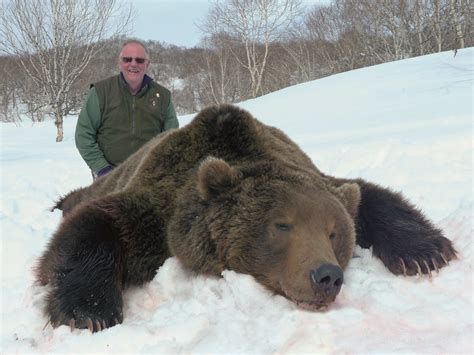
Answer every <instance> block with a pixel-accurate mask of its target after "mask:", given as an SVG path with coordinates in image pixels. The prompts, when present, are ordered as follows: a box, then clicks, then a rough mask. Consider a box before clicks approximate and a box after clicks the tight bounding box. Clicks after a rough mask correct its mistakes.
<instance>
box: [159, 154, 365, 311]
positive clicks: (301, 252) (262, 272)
mask: <svg viewBox="0 0 474 355" xmlns="http://www.w3.org/2000/svg"><path fill="white" fill-rule="evenodd" d="M196 175H197V176H196V181H193V182H190V183H189V186H187V187H186V188H185V190H186V191H187V192H186V193H185V194H183V195H182V196H180V198H179V199H178V201H177V207H176V213H175V215H174V217H173V219H172V221H171V223H170V225H169V228H168V245H169V249H170V251H171V254H173V255H175V256H177V257H178V259H179V260H181V262H182V263H183V264H184V265H185V266H187V267H188V268H190V269H192V270H195V271H198V272H205V273H211V274H215V275H220V274H221V273H222V271H223V270H224V269H230V270H234V271H236V272H239V273H244V274H249V275H252V276H254V277H255V279H256V280H257V281H258V282H260V283H261V284H263V285H264V286H266V287H267V288H268V289H270V290H272V291H274V292H276V293H278V294H281V295H283V296H285V297H286V298H288V299H290V300H292V301H293V302H295V303H296V304H298V305H299V306H301V307H303V308H308V309H319V308H322V307H326V306H328V305H329V304H330V303H331V302H332V301H334V299H335V297H336V295H337V294H338V292H339V290H340V288H341V284H342V281H343V274H342V270H343V269H344V268H345V267H346V266H347V264H348V262H349V260H350V258H351V256H352V251H353V248H354V245H355V229H354V218H355V215H356V213H357V209H358V204H359V201H360V190H359V186H358V185H357V184H354V183H348V184H343V185H342V186H339V187H334V186H330V187H328V188H324V186H323V187H321V186H320V184H319V185H318V184H314V183H312V181H311V180H312V178H317V177H312V176H308V174H304V173H298V172H295V171H294V170H292V169H288V168H285V167H284V166H282V165H281V164H278V163H277V164H275V163H272V162H257V163H255V164H240V165H239V164H236V165H234V166H232V165H231V164H229V163H228V162H226V161H224V160H222V159H217V158H213V157H209V158H208V159H206V160H205V161H204V162H202V163H201V164H200V166H199V168H198V169H197V172H196Z"/></svg>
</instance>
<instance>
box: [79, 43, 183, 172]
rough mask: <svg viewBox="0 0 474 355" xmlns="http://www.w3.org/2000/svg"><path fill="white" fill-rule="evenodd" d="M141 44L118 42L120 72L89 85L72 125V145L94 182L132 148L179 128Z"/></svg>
mask: <svg viewBox="0 0 474 355" xmlns="http://www.w3.org/2000/svg"><path fill="white" fill-rule="evenodd" d="M149 65H150V60H149V56H148V53H147V50H146V48H145V46H144V45H143V44H142V43H141V42H139V41H135V40H132V41H127V42H125V43H124V44H123V46H122V51H121V52H120V56H119V60H118V66H119V69H120V74H119V75H115V76H113V77H110V78H108V79H105V80H103V81H100V82H98V83H95V84H93V85H91V89H90V91H89V94H88V96H87V99H86V102H85V103H84V106H83V107H82V109H81V112H80V114H79V119H78V121H77V126H76V137H75V138H76V147H77V149H78V150H79V153H80V154H81V156H82V158H83V159H84V161H85V162H86V164H87V165H88V166H89V168H90V169H91V170H92V175H93V177H94V180H95V179H96V178H97V177H99V176H103V175H105V174H107V173H109V172H110V171H112V169H113V168H114V167H115V166H117V165H118V164H120V163H121V162H123V161H124V160H125V159H127V158H128V157H129V156H130V155H131V154H133V153H134V152H136V151H137V150H138V149H139V148H140V147H141V146H142V145H143V144H145V143H146V142H147V141H148V140H150V139H151V138H152V137H154V136H156V135H157V134H159V133H161V132H163V131H166V130H168V129H171V128H177V127H178V125H179V124H178V119H177V118H176V112H175V109H174V106H173V103H172V101H171V93H170V91H169V90H167V89H166V88H164V87H163V86H161V85H159V84H157V83H156V82H154V81H153V79H152V78H150V77H149V76H148V75H146V71H147V69H148V66H149Z"/></svg>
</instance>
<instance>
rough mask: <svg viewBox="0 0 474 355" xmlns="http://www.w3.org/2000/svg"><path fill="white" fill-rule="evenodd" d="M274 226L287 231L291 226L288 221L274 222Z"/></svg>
mask: <svg viewBox="0 0 474 355" xmlns="http://www.w3.org/2000/svg"><path fill="white" fill-rule="evenodd" d="M275 228H276V229H278V230H279V231H282V232H289V231H290V230H291V228H293V226H292V225H291V224H288V223H275Z"/></svg>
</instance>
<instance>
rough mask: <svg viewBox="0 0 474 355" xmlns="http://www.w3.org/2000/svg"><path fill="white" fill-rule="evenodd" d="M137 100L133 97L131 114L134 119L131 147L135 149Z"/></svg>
mask: <svg viewBox="0 0 474 355" xmlns="http://www.w3.org/2000/svg"><path fill="white" fill-rule="evenodd" d="M135 99H136V96H135V95H134V96H132V112H131V115H130V116H131V117H132V139H130V147H131V148H132V149H133V147H134V141H135V135H136V129H137V127H136V117H135V115H136V112H135V105H136V103H135Z"/></svg>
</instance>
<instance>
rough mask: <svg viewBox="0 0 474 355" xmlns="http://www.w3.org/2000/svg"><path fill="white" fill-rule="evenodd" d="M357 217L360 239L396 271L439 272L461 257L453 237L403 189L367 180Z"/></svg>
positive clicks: (361, 187)
mask: <svg viewBox="0 0 474 355" xmlns="http://www.w3.org/2000/svg"><path fill="white" fill-rule="evenodd" d="M356 182H357V183H358V184H359V186H360V189H361V202H360V206H359V211H358V216H357V218H356V230H357V243H358V244H359V245H361V246H362V247H365V248H368V247H370V246H372V247H373V253H374V255H376V256H377V257H379V258H380V259H381V260H382V262H383V263H384V265H385V266H386V267H387V268H388V269H389V270H390V271H391V272H392V273H394V274H396V275H399V274H403V275H417V274H420V275H421V274H428V275H429V276H430V277H431V275H432V271H436V272H438V271H439V269H440V268H442V267H444V266H446V265H447V264H448V263H449V261H450V260H452V259H455V258H457V255H456V250H455V249H454V248H453V245H452V243H451V241H450V240H449V239H447V238H445V237H444V236H443V233H442V232H441V230H439V229H437V228H436V227H434V226H433V224H432V223H431V222H430V221H429V220H428V219H427V218H426V217H425V216H424V215H423V214H422V213H421V212H420V211H419V210H418V209H416V208H415V207H414V206H412V205H411V204H410V203H409V202H407V201H406V200H405V199H404V198H403V196H402V195H401V194H399V193H395V192H392V191H390V190H389V189H386V188H382V187H380V186H378V185H375V184H372V183H368V182H366V181H363V180H357V181H356Z"/></svg>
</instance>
